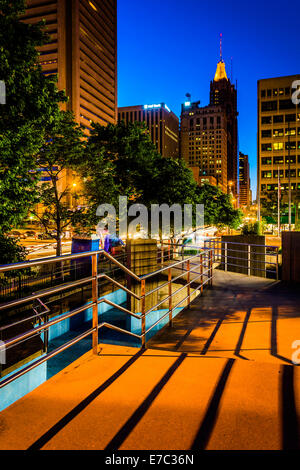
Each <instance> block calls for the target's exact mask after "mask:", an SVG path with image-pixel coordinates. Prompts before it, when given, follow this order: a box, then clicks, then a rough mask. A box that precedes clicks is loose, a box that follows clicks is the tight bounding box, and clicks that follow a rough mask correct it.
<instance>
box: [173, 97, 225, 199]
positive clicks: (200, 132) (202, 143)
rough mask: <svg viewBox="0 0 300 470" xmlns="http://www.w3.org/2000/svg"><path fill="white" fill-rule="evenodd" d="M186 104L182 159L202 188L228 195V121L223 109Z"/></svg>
mask: <svg viewBox="0 0 300 470" xmlns="http://www.w3.org/2000/svg"><path fill="white" fill-rule="evenodd" d="M199 104H200V101H197V102H194V103H192V102H189V101H187V102H185V103H184V104H183V105H182V111H181V130H180V132H181V156H182V158H183V159H184V160H185V161H186V163H187V165H188V166H189V167H190V169H191V170H192V171H193V174H194V178H195V180H196V181H197V183H198V184H202V183H203V182H205V181H208V182H209V183H210V184H213V185H214V184H215V185H217V186H220V188H221V189H222V190H223V191H224V192H227V118H226V114H225V113H224V111H223V109H222V107H221V106H206V107H204V108H201V107H199Z"/></svg>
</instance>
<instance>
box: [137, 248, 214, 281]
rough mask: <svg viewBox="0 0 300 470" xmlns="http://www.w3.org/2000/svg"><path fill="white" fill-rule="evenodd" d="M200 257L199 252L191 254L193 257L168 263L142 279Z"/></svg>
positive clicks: (142, 278)
mask: <svg viewBox="0 0 300 470" xmlns="http://www.w3.org/2000/svg"><path fill="white" fill-rule="evenodd" d="M208 251H213V249H212V248H211V249H209V250H207V252H208ZM198 257H199V253H198V254H196V255H193V256H191V257H189V258H186V259H183V260H180V261H177V262H176V263H173V264H170V265H168V266H165V267H163V268H161V269H158V270H157V271H154V272H153V273H150V274H146V275H144V276H142V277H141V278H140V280H146V279H148V278H150V277H152V276H156V275H157V274H160V273H161V272H164V271H167V270H168V269H170V268H174V267H176V266H179V265H180V264H184V263H187V262H188V261H190V260H192V259H195V258H198Z"/></svg>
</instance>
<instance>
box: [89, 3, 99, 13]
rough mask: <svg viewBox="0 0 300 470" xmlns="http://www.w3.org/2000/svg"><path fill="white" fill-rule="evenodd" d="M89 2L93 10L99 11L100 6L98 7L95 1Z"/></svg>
mask: <svg viewBox="0 0 300 470" xmlns="http://www.w3.org/2000/svg"><path fill="white" fill-rule="evenodd" d="M89 4H90V6H91V7H92V9H93V10H95V11H98V8H97V7H96V5H94V4H93V2H89Z"/></svg>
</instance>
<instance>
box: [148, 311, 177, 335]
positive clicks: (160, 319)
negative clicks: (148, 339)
mask: <svg viewBox="0 0 300 470" xmlns="http://www.w3.org/2000/svg"><path fill="white" fill-rule="evenodd" d="M172 310H174V308H172ZM170 311H171V310H168V312H167V313H164V315H163V316H162V317H161V318H159V319H158V320H157V321H156V322H155V323H153V325H151V326H150V327H149V328H148V330H146V331H145V336H146V334H147V333H149V331H151V330H152V329H153V328H154V327H155V326H157V325H158V324H159V323H160V322H161V321H162V320H164V318H166V317H167V316H168V315H169V313H170Z"/></svg>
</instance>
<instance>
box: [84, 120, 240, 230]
mask: <svg viewBox="0 0 300 470" xmlns="http://www.w3.org/2000/svg"><path fill="white" fill-rule="evenodd" d="M80 171H81V174H82V176H84V177H85V179H86V183H85V191H86V195H87V204H88V206H89V207H90V212H89V217H88V219H89V221H90V222H91V224H94V225H95V224H96V223H97V218H96V209H97V207H98V205H99V204H102V203H111V204H113V205H115V206H117V204H118V197H119V195H122V196H127V197H128V199H129V200H130V201H131V202H134V203H140V204H144V205H145V206H146V207H148V208H149V207H150V206H151V204H163V203H165V204H168V205H170V206H171V205H172V204H181V205H183V204H192V205H195V204H202V203H203V204H205V210H206V217H205V219H206V223H207V224H213V225H229V226H231V227H236V226H238V225H240V223H241V217H242V215H241V212H240V211H237V210H235V209H234V207H233V206H232V203H231V199H230V196H228V195H226V194H224V193H222V191H221V190H220V189H219V188H216V187H213V186H210V185H206V186H204V187H201V188H198V187H197V185H196V182H195V180H194V178H193V175H192V172H191V171H190V170H189V169H188V168H187V166H186V164H185V162H184V161H183V160H180V159H171V158H164V157H162V156H161V155H160V154H159V153H158V152H157V150H156V147H155V146H154V144H153V143H152V142H151V140H150V137H149V135H148V133H147V128H146V126H145V125H144V124H140V123H129V124H128V125H126V124H125V123H124V122H121V123H119V124H117V125H112V124H111V125H109V126H107V127H104V126H101V125H99V124H94V125H93V130H92V132H91V137H90V139H89V142H88V144H87V149H86V154H85V158H84V160H83V165H82V167H81V170H80ZM171 223H172V221H171Z"/></svg>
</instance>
